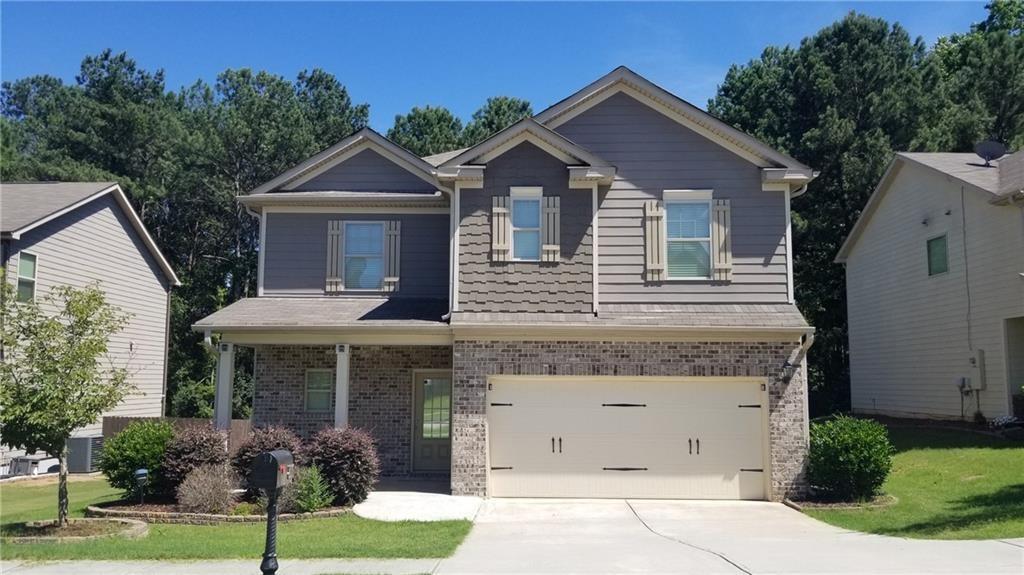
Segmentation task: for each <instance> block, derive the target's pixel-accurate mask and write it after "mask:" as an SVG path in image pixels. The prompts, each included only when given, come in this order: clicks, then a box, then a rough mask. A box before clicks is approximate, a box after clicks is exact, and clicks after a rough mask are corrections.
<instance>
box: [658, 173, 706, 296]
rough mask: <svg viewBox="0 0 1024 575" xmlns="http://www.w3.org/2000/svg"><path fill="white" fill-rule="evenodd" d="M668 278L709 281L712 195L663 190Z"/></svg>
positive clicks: (689, 191)
mask: <svg viewBox="0 0 1024 575" xmlns="http://www.w3.org/2000/svg"><path fill="white" fill-rule="evenodd" d="M665 228H666V230H665V232H666V233H665V241H666V243H667V244H668V245H667V246H666V249H665V254H666V257H667V260H668V279H670V280H672V279H710V278H711V193H710V192H707V191H703V190H665Z"/></svg>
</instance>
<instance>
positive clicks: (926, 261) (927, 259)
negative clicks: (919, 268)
mask: <svg viewBox="0 0 1024 575" xmlns="http://www.w3.org/2000/svg"><path fill="white" fill-rule="evenodd" d="M939 238H946V271H944V272H939V273H937V274H933V273H932V270H931V262H932V260H931V257H929V254H928V244H930V243H931V242H932V240H937V239H939ZM924 271H925V273H927V274H928V277H930V278H936V277H941V276H944V275H947V274H949V232H942V233H941V234H936V235H934V236H931V237H928V238H925V240H924Z"/></svg>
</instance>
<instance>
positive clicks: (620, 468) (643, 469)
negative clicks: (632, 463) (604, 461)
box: [601, 467, 647, 471]
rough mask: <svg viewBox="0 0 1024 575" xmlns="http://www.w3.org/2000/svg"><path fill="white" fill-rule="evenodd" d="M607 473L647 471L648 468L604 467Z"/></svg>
mask: <svg viewBox="0 0 1024 575" xmlns="http://www.w3.org/2000/svg"><path fill="white" fill-rule="evenodd" d="M601 469H604V470H605V471H647V468H646V467H602V468H601Z"/></svg>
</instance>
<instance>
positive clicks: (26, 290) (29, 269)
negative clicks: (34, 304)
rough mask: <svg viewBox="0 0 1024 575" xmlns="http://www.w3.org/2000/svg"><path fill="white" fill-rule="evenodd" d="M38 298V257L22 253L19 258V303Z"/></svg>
mask: <svg viewBox="0 0 1024 575" xmlns="http://www.w3.org/2000/svg"><path fill="white" fill-rule="evenodd" d="M35 298H36V256H34V255H32V254H30V253H26V252H21V254H20V255H19V256H18V301H20V302H26V301H32V300H34V299H35Z"/></svg>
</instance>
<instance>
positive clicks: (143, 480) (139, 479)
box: [135, 469, 149, 505]
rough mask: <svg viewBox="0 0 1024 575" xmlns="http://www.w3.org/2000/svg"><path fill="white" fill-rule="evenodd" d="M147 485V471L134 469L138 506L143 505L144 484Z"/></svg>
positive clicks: (144, 495)
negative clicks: (137, 488)
mask: <svg viewBox="0 0 1024 575" xmlns="http://www.w3.org/2000/svg"><path fill="white" fill-rule="evenodd" d="M148 483H149V470H148V469H136V470H135V485H137V486H138V487H139V505H142V504H143V503H145V497H146V484H148Z"/></svg>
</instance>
